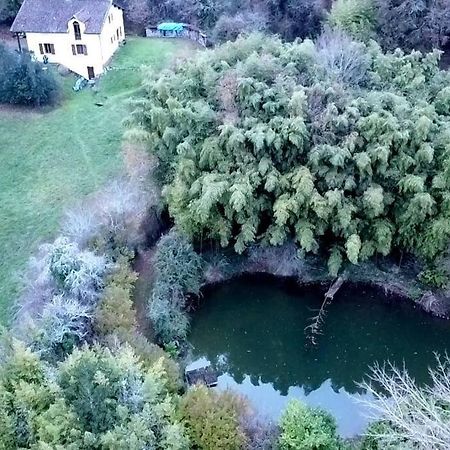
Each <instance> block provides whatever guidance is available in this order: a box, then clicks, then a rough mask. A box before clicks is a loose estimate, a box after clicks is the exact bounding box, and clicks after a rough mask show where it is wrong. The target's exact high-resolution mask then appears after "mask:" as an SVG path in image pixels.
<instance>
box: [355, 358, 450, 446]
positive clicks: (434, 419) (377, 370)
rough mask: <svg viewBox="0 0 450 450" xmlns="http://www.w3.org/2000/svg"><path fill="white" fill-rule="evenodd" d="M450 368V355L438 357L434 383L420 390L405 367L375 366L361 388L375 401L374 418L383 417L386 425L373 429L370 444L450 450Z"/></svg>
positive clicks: (372, 406) (373, 406)
mask: <svg viewBox="0 0 450 450" xmlns="http://www.w3.org/2000/svg"><path fill="white" fill-rule="evenodd" d="M449 368H450V360H449V358H448V356H446V357H445V358H444V359H441V358H439V357H437V367H436V368H435V369H430V370H429V374H430V378H431V384H430V385H429V386H425V387H418V385H417V384H416V382H415V380H414V379H413V378H411V376H410V375H409V374H408V372H407V371H406V369H405V368H403V370H402V369H398V368H396V367H394V366H392V365H391V364H388V365H387V366H380V365H376V366H374V367H373V368H372V373H371V375H370V376H369V381H368V382H365V383H363V384H362V385H361V386H362V387H363V388H364V389H367V391H368V392H369V394H370V397H371V399H372V400H367V401H366V403H367V404H368V406H369V407H370V408H371V411H372V413H373V418H374V419H375V420H380V418H381V421H382V423H379V424H378V425H377V426H373V427H371V428H369V430H368V432H367V433H369V438H368V439H367V440H366V441H367V443H368V444H369V443H370V445H371V446H372V448H380V449H381V448H383V449H385V448H399V447H400V446H403V447H404V448H415V449H423V450H425V449H430V448H433V449H437V450H439V449H442V450H443V449H446V448H448V443H449V442H450V428H449V415H448V411H449V407H450V370H449ZM375 385H376V387H375ZM368 444H367V446H368ZM368 448H371V447H369V446H368Z"/></svg>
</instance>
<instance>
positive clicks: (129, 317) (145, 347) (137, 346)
mask: <svg viewBox="0 0 450 450" xmlns="http://www.w3.org/2000/svg"><path fill="white" fill-rule="evenodd" d="M136 279H137V275H136V273H134V272H133V271H132V270H131V268H130V266H129V263H128V261H127V260H126V259H125V258H123V259H122V260H121V261H119V262H118V263H117V269H116V270H115V272H114V273H113V274H112V275H111V276H110V277H109V278H108V279H107V280H106V285H105V289H104V291H103V294H102V297H101V299H100V302H99V304H98V306H97V308H96V311H95V321H94V325H95V330H96V332H97V333H98V335H99V337H100V339H101V341H102V343H104V344H105V345H107V346H108V347H109V348H110V349H115V348H117V346H118V345H121V344H128V345H130V346H131V347H132V349H133V351H134V353H135V354H136V355H137V356H138V357H139V358H140V360H141V362H142V364H143V365H144V366H145V367H148V368H150V367H151V366H153V365H154V364H156V363H157V362H158V361H161V364H162V367H163V368H164V371H165V372H166V378H167V385H166V387H167V389H168V390H169V391H170V392H178V391H179V390H180V388H181V386H182V382H181V373H180V368H179V366H178V364H177V363H176V362H175V361H173V360H172V359H171V358H170V357H169V355H168V354H167V353H166V352H164V350H163V349H162V348H160V347H158V346H157V345H155V344H151V343H150V342H149V341H148V340H147V339H146V338H145V337H144V336H143V335H142V334H140V333H139V331H138V329H137V322H136V312H135V310H134V308H133V300H132V292H133V288H134V283H135V281H136Z"/></svg>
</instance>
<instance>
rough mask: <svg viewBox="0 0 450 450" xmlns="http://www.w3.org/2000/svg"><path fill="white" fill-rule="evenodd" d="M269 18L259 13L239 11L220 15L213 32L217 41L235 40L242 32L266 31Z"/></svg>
mask: <svg viewBox="0 0 450 450" xmlns="http://www.w3.org/2000/svg"><path fill="white" fill-rule="evenodd" d="M266 28H267V18H266V17H265V16H264V15H262V14H257V13H249V12H244V13H239V14H236V15H235V16H228V15H224V16H220V17H219V20H218V21H217V23H216V25H215V27H214V30H213V32H212V36H213V39H214V40H215V41H216V42H225V41H234V40H236V39H237V37H238V36H239V35H240V34H249V33H252V32H255V31H264V30H265V29H266Z"/></svg>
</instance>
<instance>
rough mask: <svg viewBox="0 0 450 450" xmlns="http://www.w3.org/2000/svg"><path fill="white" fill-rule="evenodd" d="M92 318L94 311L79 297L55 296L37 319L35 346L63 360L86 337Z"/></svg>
mask: <svg viewBox="0 0 450 450" xmlns="http://www.w3.org/2000/svg"><path fill="white" fill-rule="evenodd" d="M91 321H92V311H91V310H90V308H89V307H87V306H85V305H83V304H81V303H80V302H79V301H78V300H76V299H73V298H70V297H69V298H65V297H63V296H62V295H58V296H56V297H53V299H52V300H51V301H50V302H49V303H47V304H46V305H45V306H44V310H43V312H42V314H41V316H40V319H39V321H38V325H37V329H36V335H35V337H34V341H33V348H34V349H35V351H37V352H38V353H39V354H40V355H41V356H42V357H43V358H47V359H50V360H52V359H53V358H56V359H60V358H61V357H62V356H65V355H67V354H68V353H70V352H71V351H72V350H73V348H74V347H75V346H77V345H79V344H80V343H82V342H84V341H85V340H87V338H88V335H89V333H90V330H91V326H92V324H91Z"/></svg>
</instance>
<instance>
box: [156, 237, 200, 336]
mask: <svg viewBox="0 0 450 450" xmlns="http://www.w3.org/2000/svg"><path fill="white" fill-rule="evenodd" d="M155 268H156V272H157V273H156V281H155V284H154V287H153V290H152V294H151V298H150V301H149V308H148V315H149V318H150V320H151V321H152V325H153V328H154V330H155V333H156V336H157V338H158V339H159V340H160V341H161V342H164V343H166V344H167V343H169V342H171V341H174V340H183V339H185V337H186V334H187V329H188V325H189V321H188V318H187V316H186V313H185V311H184V309H185V306H186V295H187V294H195V295H196V294H198V293H199V291H200V280H201V276H202V261H201V258H200V256H199V255H198V254H197V253H195V251H194V249H193V247H192V244H191V243H190V242H189V241H188V240H187V239H186V238H185V237H183V236H181V235H179V234H177V232H176V231H171V232H170V233H168V234H167V235H165V236H163V237H162V238H161V239H160V241H159V243H158V245H157V249H156V254H155Z"/></svg>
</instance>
